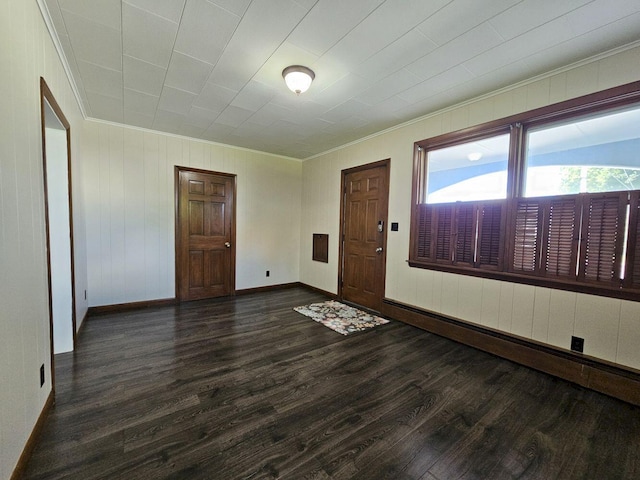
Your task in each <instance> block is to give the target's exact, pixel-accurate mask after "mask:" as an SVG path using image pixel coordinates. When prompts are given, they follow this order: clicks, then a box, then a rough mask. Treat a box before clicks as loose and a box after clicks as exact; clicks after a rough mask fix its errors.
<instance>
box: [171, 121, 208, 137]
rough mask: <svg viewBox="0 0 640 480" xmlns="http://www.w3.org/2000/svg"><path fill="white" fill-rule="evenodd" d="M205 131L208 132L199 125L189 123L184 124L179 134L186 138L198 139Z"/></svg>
mask: <svg viewBox="0 0 640 480" xmlns="http://www.w3.org/2000/svg"><path fill="white" fill-rule="evenodd" d="M205 130H206V128H203V127H199V126H197V125H190V124H188V123H184V124H182V126H181V127H180V129H179V130H178V133H179V134H180V135H184V136H185V137H192V138H198V137H200V136H202V134H203V133H204V132H205Z"/></svg>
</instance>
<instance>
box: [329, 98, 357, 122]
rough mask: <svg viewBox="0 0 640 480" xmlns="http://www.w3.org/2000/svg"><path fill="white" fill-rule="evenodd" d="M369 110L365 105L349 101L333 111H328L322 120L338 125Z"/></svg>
mask: <svg viewBox="0 0 640 480" xmlns="http://www.w3.org/2000/svg"><path fill="white" fill-rule="evenodd" d="M367 109H368V106H367V105H365V104H364V103H361V102H358V101H357V100H347V101H346V102H344V103H342V104H340V105H338V106H336V107H333V108H332V109H331V110H328V111H326V112H325V113H323V114H322V116H321V117H320V118H321V119H322V120H325V121H327V122H330V123H336V122H341V121H343V120H344V119H346V118H349V117H352V116H354V115H359V114H361V113H363V112H365V111H366V110H367Z"/></svg>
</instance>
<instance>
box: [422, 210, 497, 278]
mask: <svg viewBox="0 0 640 480" xmlns="http://www.w3.org/2000/svg"><path fill="white" fill-rule="evenodd" d="M416 208H417V219H418V220H417V224H416V226H415V230H416V231H417V240H418V241H417V244H416V245H415V255H414V256H413V258H414V259H417V260H419V261H421V262H423V263H426V264H428V263H438V264H443V265H444V264H446V265H458V266H464V267H472V268H488V269H490V270H497V269H498V268H499V267H501V266H502V245H503V238H504V235H503V231H502V229H503V228H504V221H503V218H504V212H505V202H504V201H488V202H458V203H454V204H451V203H449V204H437V205H428V204H420V205H418V206H417V207H416Z"/></svg>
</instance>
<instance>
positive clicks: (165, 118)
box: [153, 110, 186, 133]
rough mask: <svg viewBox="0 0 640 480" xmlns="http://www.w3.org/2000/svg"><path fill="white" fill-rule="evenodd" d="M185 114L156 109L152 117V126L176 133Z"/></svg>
mask: <svg viewBox="0 0 640 480" xmlns="http://www.w3.org/2000/svg"><path fill="white" fill-rule="evenodd" d="M185 118H186V116H185V115H180V114H179V113H175V112H168V111H166V110H157V111H156V116H155V118H154V119H153V128H155V129H156V130H161V131H163V132H170V133H176V132H178V131H179V130H180V126H181V125H182V124H183V123H184V120H185Z"/></svg>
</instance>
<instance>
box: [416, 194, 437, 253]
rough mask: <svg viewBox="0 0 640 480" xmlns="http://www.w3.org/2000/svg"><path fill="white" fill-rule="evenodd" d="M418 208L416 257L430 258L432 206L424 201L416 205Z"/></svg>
mask: <svg viewBox="0 0 640 480" xmlns="http://www.w3.org/2000/svg"><path fill="white" fill-rule="evenodd" d="M417 209H418V245H417V247H416V250H417V252H416V253H417V258H418V259H419V260H431V239H432V238H433V231H432V227H433V221H432V219H433V208H431V207H430V206H429V205H427V204H425V203H421V204H419V205H418V206H417Z"/></svg>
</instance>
